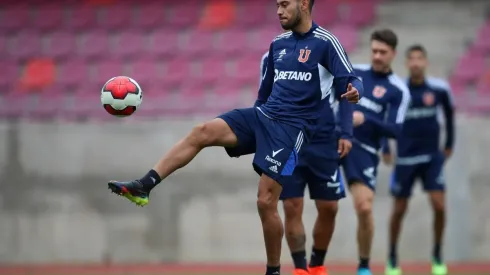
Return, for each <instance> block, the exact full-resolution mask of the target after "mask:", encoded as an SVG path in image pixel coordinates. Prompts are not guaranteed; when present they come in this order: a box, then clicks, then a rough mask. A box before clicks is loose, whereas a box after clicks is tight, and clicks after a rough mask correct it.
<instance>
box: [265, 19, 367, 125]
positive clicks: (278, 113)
mask: <svg viewBox="0 0 490 275" xmlns="http://www.w3.org/2000/svg"><path fill="white" fill-rule="evenodd" d="M266 56H267V62H265V64H266V66H264V67H265V68H264V69H263V77H262V81H261V84H260V88H259V92H258V98H257V101H256V106H257V108H258V109H259V110H260V111H261V112H262V113H263V114H264V115H265V116H267V117H269V118H271V119H275V120H279V121H282V122H283V123H287V124H290V125H293V126H295V127H298V128H300V129H305V130H309V129H311V128H310V126H316V125H319V124H322V125H323V127H324V128H325V129H327V130H326V131H329V132H333V131H334V130H335V116H334V114H333V112H332V111H330V112H326V111H323V110H324V107H325V104H328V99H327V98H328V97H329V95H330V94H331V93H332V91H333V90H335V91H337V92H336V93H335V95H333V96H334V97H335V98H336V99H340V95H341V94H342V93H344V92H345V91H346V90H347V85H348V84H349V83H352V85H353V86H354V87H356V88H357V89H358V90H359V93H360V94H362V88H363V87H362V82H361V81H360V80H359V79H358V78H357V77H356V75H355V72H354V69H353V68H352V65H351V63H350V61H349V59H348V57H347V54H346V53H345V51H344V49H343V47H342V46H341V45H340V42H339V41H338V39H337V38H336V37H335V36H334V35H333V34H331V33H330V32H328V31H327V30H325V29H323V28H322V27H319V26H318V25H316V24H315V23H313V24H312V28H311V29H310V30H309V31H308V32H307V33H305V34H299V33H294V32H291V31H289V32H286V33H283V34H280V35H278V36H277V37H276V38H275V39H274V40H273V41H272V43H271V45H270V47H269V52H268V54H267V55H266ZM332 88H335V89H332ZM325 99H327V100H325ZM328 105H329V104H328ZM320 118H321V119H322V121H319V119H320Z"/></svg>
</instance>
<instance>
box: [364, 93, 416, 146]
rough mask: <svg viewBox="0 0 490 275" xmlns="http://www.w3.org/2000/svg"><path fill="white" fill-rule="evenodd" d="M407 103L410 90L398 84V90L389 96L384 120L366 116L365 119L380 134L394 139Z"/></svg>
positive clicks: (406, 108) (402, 120)
mask: <svg viewBox="0 0 490 275" xmlns="http://www.w3.org/2000/svg"><path fill="white" fill-rule="evenodd" d="M409 105H410V92H409V90H408V88H407V87H406V86H405V85H403V86H400V88H399V91H396V92H395V93H393V94H392V96H391V97H390V101H389V107H388V111H387V112H388V113H387V116H386V120H385V121H380V120H379V119H376V118H372V117H370V116H366V118H365V121H366V123H369V124H371V125H372V126H373V127H374V128H375V129H376V130H377V131H378V133H380V135H381V136H384V137H387V138H395V139H396V138H397V137H398V136H399V135H400V133H401V130H402V125H403V122H404V121H405V114H406V113H407V110H408V107H409Z"/></svg>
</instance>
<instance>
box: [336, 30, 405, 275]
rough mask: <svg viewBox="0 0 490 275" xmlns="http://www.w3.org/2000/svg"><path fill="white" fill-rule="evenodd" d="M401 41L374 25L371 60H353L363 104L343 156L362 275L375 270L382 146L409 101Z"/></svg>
mask: <svg viewBox="0 0 490 275" xmlns="http://www.w3.org/2000/svg"><path fill="white" fill-rule="evenodd" d="M396 46H397V37H396V34H395V33H393V32H392V31H391V30H379V31H375V32H374V33H373V34H372V36H371V50H372V57H371V58H372V62H371V64H369V65H355V66H354V70H355V71H356V75H357V76H358V77H360V78H361V79H362V82H363V85H364V94H363V98H362V99H361V100H360V101H359V104H356V105H354V122H353V123H354V138H353V142H352V149H351V151H350V153H349V154H348V155H347V156H346V157H345V158H344V159H343V160H342V166H343V168H344V173H345V180H346V181H347V184H348V185H349V191H350V193H351V194H352V198H353V201H354V206H355V210H356V213H357V219H358V228H357V240H358V245H359V266H358V274H359V275H370V274H371V270H370V268H369V258H370V253H371V243H372V239H373V233H374V219H373V214H372V204H373V200H374V191H375V188H376V175H377V167H378V162H379V160H378V151H379V148H380V145H381V141H382V139H383V138H386V137H390V138H397V137H399V135H400V133H401V129H402V124H403V121H404V119H405V113H406V111H407V109H408V105H409V103H410V93H409V91H408V88H407V86H406V85H405V82H404V81H403V80H402V79H401V78H399V77H398V76H397V75H396V74H394V73H393V72H392V71H391V62H392V60H393V58H394V57H395V49H396Z"/></svg>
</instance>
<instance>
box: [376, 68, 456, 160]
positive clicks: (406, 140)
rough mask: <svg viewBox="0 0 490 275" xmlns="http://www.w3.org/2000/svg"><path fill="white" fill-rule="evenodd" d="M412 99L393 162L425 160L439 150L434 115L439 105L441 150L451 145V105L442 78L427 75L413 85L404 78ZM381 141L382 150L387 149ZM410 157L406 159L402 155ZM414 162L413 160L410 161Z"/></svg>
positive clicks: (437, 124) (452, 117)
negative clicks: (443, 129)
mask: <svg viewBox="0 0 490 275" xmlns="http://www.w3.org/2000/svg"><path fill="white" fill-rule="evenodd" d="M407 84H408V87H409V89H410V94H411V97H412V102H411V104H410V108H409V109H408V111H407V115H406V117H405V123H404V124H403V131H402V135H401V136H400V137H399V138H398V139H397V154H398V159H397V162H400V161H401V162H407V164H409V163H408V162H417V163H418V162H425V161H429V160H430V158H431V155H433V154H434V153H437V152H439V151H440V148H439V140H440V126H439V121H438V114H439V110H440V108H442V110H443V113H444V118H445V124H446V142H445V145H444V148H445V149H452V147H453V144H454V106H453V101H452V97H451V88H450V86H449V84H448V83H447V82H446V81H445V80H442V79H438V78H433V77H428V78H426V79H425V81H424V83H422V84H420V85H416V84H413V83H410V81H408V80H407ZM388 148H389V147H388V146H387V145H385V144H384V146H383V151H384V152H389V149H388ZM404 157H410V158H404ZM414 164H416V163H414Z"/></svg>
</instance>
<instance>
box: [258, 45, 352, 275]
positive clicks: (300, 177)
mask: <svg viewBox="0 0 490 275" xmlns="http://www.w3.org/2000/svg"><path fill="white" fill-rule="evenodd" d="M267 60H268V52H267V53H265V54H264V55H263V56H262V62H261V73H262V74H263V73H264V70H265V69H264V68H266V67H267ZM262 77H263V75H262V76H261V79H262ZM320 81H322V80H320ZM267 96H268V95H259V98H267ZM334 100H335V96H334V95H332V94H330V95H329V101H330V105H328V104H326V105H325V107H324V110H323V112H325V114H326V115H325V117H330V116H331V113H332V112H334V109H335V107H334V108H332V106H334V102H333V101H334ZM260 104H263V102H260V100H259V101H258V102H257V103H256V105H260ZM338 111H339V113H340V115H339V124H340V125H339V126H340V132H339V133H337V132H332V131H331V128H330V125H329V122H328V121H325V123H326V129H325V131H322V130H323V129H322V123H320V126H319V128H318V130H317V131H316V134H315V135H314V136H313V137H312V140H311V141H310V142H309V143H308V144H306V145H304V146H303V149H302V151H301V154H300V158H299V159H300V161H299V163H298V166H297V167H296V169H295V171H294V173H293V176H292V177H290V178H289V181H290V182H288V183H286V184H283V189H282V193H281V197H280V199H281V200H282V201H283V206H284V214H285V221H284V226H285V231H286V240H287V243H288V246H289V250H290V251H291V257H292V258H293V263H294V267H295V269H294V271H293V274H294V275H303V274H311V275H327V270H326V268H325V266H324V261H325V256H326V253H327V248H328V245H329V243H330V240H331V238H332V235H333V232H334V229H335V217H336V215H337V210H338V200H340V199H342V198H344V197H345V190H344V186H343V183H342V182H341V178H340V173H338V167H339V160H340V158H342V157H344V156H346V155H347V154H348V153H349V151H350V149H351V147H352V143H351V139H352V116H353V113H352V105H351V104H349V103H348V102H347V101H346V100H340V101H339V102H338ZM307 185H308V190H309V193H310V198H311V199H313V200H315V204H316V208H317V211H318V215H317V219H316V221H315V226H314V229H313V248H312V251H311V260H310V263H309V265H307V261H306V248H305V242H306V234H305V228H304V224H303V219H302V216H303V204H304V200H303V197H304V192H305V188H306V186H307Z"/></svg>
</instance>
